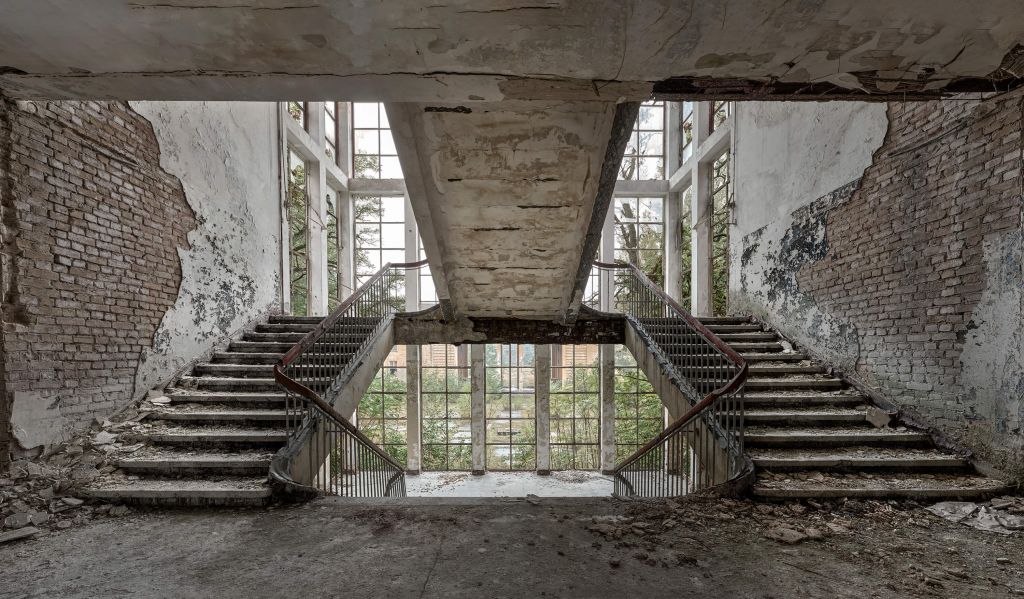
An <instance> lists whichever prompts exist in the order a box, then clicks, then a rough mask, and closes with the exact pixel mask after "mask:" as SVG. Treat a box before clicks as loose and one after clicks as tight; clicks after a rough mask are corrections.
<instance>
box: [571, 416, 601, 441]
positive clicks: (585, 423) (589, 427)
mask: <svg viewBox="0 0 1024 599" xmlns="http://www.w3.org/2000/svg"><path fill="white" fill-rule="evenodd" d="M598 422H599V421H598V420H596V419H593V418H581V419H578V420H576V442H577V443H591V444H596V443H598V442H599V441H600V435H599V434H598V431H599V424H598Z"/></svg>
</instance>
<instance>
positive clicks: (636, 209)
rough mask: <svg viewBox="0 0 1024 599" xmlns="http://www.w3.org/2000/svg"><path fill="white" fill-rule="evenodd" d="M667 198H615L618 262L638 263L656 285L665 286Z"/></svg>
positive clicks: (616, 256) (616, 253) (616, 254)
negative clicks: (665, 213)
mask: <svg viewBox="0 0 1024 599" xmlns="http://www.w3.org/2000/svg"><path fill="white" fill-rule="evenodd" d="M664 204H665V201H664V199H663V198H661V197H658V196H655V197H616V198H615V214H614V218H615V259H616V260H621V261H624V262H631V263H633V264H636V265H637V266H638V267H640V269H641V270H643V271H644V272H645V273H646V274H647V276H648V277H650V278H651V281H653V282H654V283H655V284H657V285H659V286H661V285H663V284H664V280H665V277H664V259H663V258H664V248H665V217H664Z"/></svg>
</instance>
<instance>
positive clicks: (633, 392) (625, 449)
mask: <svg viewBox="0 0 1024 599" xmlns="http://www.w3.org/2000/svg"><path fill="white" fill-rule="evenodd" d="M664 428H665V417H664V408H663V406H662V403H661V399H660V398H659V397H658V394H657V393H655V391H654V386H653V385H651V383H650V381H648V380H647V377H646V376H645V375H644V373H643V371H642V370H640V368H639V367H638V366H637V363H636V360H635V359H634V358H633V354H631V353H630V352H629V350H628V349H627V348H626V347H625V346H623V345H616V346H615V455H616V459H617V460H622V459H624V458H627V457H629V456H630V455H632V454H633V453H634V452H636V450H638V449H640V447H641V446H642V445H643V444H644V443H647V442H648V441H650V440H651V439H653V438H654V437H656V436H657V435H658V433H660V432H661V431H662V430H664Z"/></svg>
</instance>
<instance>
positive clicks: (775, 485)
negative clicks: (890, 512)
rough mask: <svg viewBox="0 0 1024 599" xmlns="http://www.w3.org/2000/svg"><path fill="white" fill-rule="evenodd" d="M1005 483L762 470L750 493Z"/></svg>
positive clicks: (980, 487)
mask: <svg viewBox="0 0 1024 599" xmlns="http://www.w3.org/2000/svg"><path fill="white" fill-rule="evenodd" d="M1005 488H1006V483H1005V482H1004V481H1002V480H999V479H994V478H987V477H984V476H980V475H971V474H962V475H960V474H929V473H900V474H892V475H883V474H868V473H851V474H842V473H836V472H819V471H813V472H800V473H792V474H784V473H770V472H762V473H759V474H758V475H757V479H756V481H755V482H754V493H755V494H756V495H762V496H775V497H787V496H789V497H792V496H799V495H798V494H800V493H804V494H806V493H814V494H817V495H819V496H821V495H832V496H841V494H843V493H855V494H860V495H865V496H867V495H869V494H871V493H884V494H892V493H894V492H900V491H903V492H908V493H909V494H916V495H920V496H924V495H935V496H942V495H943V494H950V495H957V492H959V491H964V492H999V491H1002V490H1003V489H1005Z"/></svg>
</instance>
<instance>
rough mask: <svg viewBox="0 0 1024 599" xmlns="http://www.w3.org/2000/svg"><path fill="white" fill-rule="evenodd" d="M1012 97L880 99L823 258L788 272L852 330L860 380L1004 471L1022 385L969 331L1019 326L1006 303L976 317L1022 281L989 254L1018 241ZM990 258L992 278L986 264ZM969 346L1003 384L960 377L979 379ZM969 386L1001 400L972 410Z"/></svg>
mask: <svg viewBox="0 0 1024 599" xmlns="http://www.w3.org/2000/svg"><path fill="white" fill-rule="evenodd" d="M1021 101H1022V100H1021V97H1020V95H1019V94H1017V95H1015V96H1013V97H1004V98H1001V99H993V100H988V101H985V102H980V103H979V102H974V101H950V102H928V103H910V104H892V105H890V106H889V110H888V116H889V122H890V128H889V132H888V134H887V137H886V140H885V142H884V144H883V145H882V147H881V148H880V149H879V150H878V151H877V152H876V153H875V158H874V162H873V164H872V165H871V167H870V168H868V169H867V171H866V172H865V173H864V176H863V179H862V180H861V182H860V187H859V189H858V190H857V191H856V192H855V193H854V194H853V196H852V197H851V198H850V199H849V201H846V202H843V203H841V204H840V205H838V206H837V207H835V208H834V209H832V210H831V211H830V212H829V213H828V215H827V222H826V225H825V231H826V235H827V247H828V251H827V253H826V254H825V255H824V257H822V258H820V259H815V260H812V261H809V262H808V263H806V264H805V265H804V266H803V267H802V268H801V269H800V270H799V271H798V272H797V278H796V280H797V283H798V285H799V290H800V292H802V293H805V294H807V295H808V296H809V297H810V298H812V299H813V301H814V302H815V303H816V304H817V306H818V307H819V308H820V309H821V310H822V312H824V313H827V314H828V315H830V316H831V317H833V318H835V319H837V320H838V321H841V322H844V323H850V324H852V325H853V327H854V328H855V330H856V332H857V337H858V340H859V356H858V357H857V363H856V369H857V372H858V374H859V376H860V377H861V378H863V379H864V380H865V381H866V382H867V383H869V384H871V385H873V386H875V387H877V388H878V389H879V390H881V391H882V392H883V393H884V394H886V395H887V396H888V397H890V398H891V399H893V400H894V401H896V402H897V403H899V404H901V405H903V406H907V407H909V408H911V409H913V410H914V411H916V412H918V413H919V414H920V415H922V416H923V417H924V418H925V419H927V420H929V421H930V422H931V423H933V424H935V425H936V426H938V427H939V428H940V429H943V430H945V431H946V432H947V433H950V434H952V435H953V436H954V437H957V438H959V439H960V440H961V441H964V442H966V443H967V444H969V445H971V446H972V447H973V448H974V449H975V450H978V451H979V452H980V453H982V454H983V455H986V456H987V457H990V458H992V459H995V460H996V461H997V462H998V463H1000V464H1001V465H1003V466H1004V467H1009V468H1012V469H1020V468H1021V463H1020V462H1019V461H1017V462H1015V460H1020V458H1019V450H1017V453H1018V456H1017V457H1016V458H1015V457H1014V456H1013V453H1014V452H1015V449H1017V448H1019V447H1022V446H1024V442H1021V436H1022V435H1024V431H1022V430H1021V429H1020V421H1019V417H1020V413H1019V410H1021V407H1020V406H1021V404H1019V403H1017V404H1013V403H1012V402H1014V401H1017V402H1019V401H1020V393H1021V392H1024V389H1022V388H1021V387H1024V384H1022V383H1021V382H1020V378H1019V377H1020V372H1014V368H1013V367H1010V366H1007V364H1009V362H1007V363H1003V362H1000V360H1005V359H1006V356H1005V355H1002V356H1001V355H999V354H1000V353H1005V352H1006V348H1003V349H1000V347H998V346H996V345H995V344H993V347H991V348H986V347H984V345H985V344H986V343H988V342H989V341H988V339H987V338H976V336H975V335H974V334H973V333H972V331H974V330H975V329H977V328H978V327H984V326H987V327H990V328H991V329H992V331H994V332H995V333H996V334H998V331H999V329H1000V328H1007V327H1008V328H1009V329H1010V330H1013V329H1017V330H1018V331H1019V330H1020V328H1021V327H1022V326H1024V323H1022V322H1021V321H1020V314H1019V311H1018V312H1017V313H1016V314H1014V311H1013V309H1012V305H1011V306H1010V308H1009V309H1008V310H1005V311H1004V313H1002V314H995V315H992V314H989V315H986V316H985V317H984V318H982V317H981V316H979V310H981V308H982V307H980V306H979V302H980V301H981V299H982V297H983V294H985V293H986V290H989V291H991V289H990V287H991V286H992V285H999V284H1001V283H1000V282H999V281H998V278H999V277H1000V276H1003V277H1008V278H1009V279H1014V277H1016V279H1015V280H1016V281H1018V282H1017V283H1014V282H1013V281H1011V282H1010V283H1009V285H1008V287H1007V289H1010V290H1011V291H1012V288H1013V286H1014V285H1017V286H1018V287H1019V285H1020V283H1019V281H1020V278H1019V276H1020V264H1019V254H1018V255H1017V258H1016V259H1015V258H1013V254H1012V253H1011V254H1009V255H1007V256H1000V255H997V247H999V246H1000V240H1004V241H1005V240H1009V242H1010V243H1011V244H1013V243H1018V242H1019V239H1020V235H1021V230H1020V229H1021V211H1022V205H1021V199H1020V196H1019V194H1020V192H1021V148H1022V146H1021V137H1020V130H1021ZM1003 245H1004V246H1005V245H1006V244H1005V243H1004V244H1003ZM1000 259H1002V260H1004V262H1005V268H1003V267H1002V266H1000V267H999V268H998V269H997V270H1000V272H1002V274H1001V275H1000V274H998V273H995V272H993V267H992V264H997V265H998V264H1000V263H999V260H1000ZM1015 260H1016V262H1017V263H1016V264H1015V265H1014V264H1013V262H1014V261H1015ZM993 316H994V317H995V320H999V319H1002V320H1003V322H991V321H992V320H993ZM983 320H987V321H988V322H982V321H983ZM990 336H991V335H990ZM1013 343H1019V337H1018V340H1017V341H1016V342H1011V343H1010V345H1011V346H1012V344H1013ZM972 344H975V345H976V346H977V347H979V348H981V349H980V350H979V351H981V355H982V358H981V359H982V361H984V360H990V361H991V362H992V364H991V366H992V368H991V373H992V374H993V375H994V377H995V378H997V379H998V378H1002V379H1004V380H993V381H990V382H986V381H985V380H980V381H979V380H972V381H968V380H967V378H968V377H975V378H980V379H985V378H986V377H987V376H988V375H987V374H978V373H974V374H972V373H971V372H968V366H970V365H969V364H967V362H965V361H964V360H965V357H964V352H965V346H969V345H972ZM967 349H968V350H972V351H974V349H975V348H974V347H967ZM1019 349H1020V348H1019V347H1018V348H1017V350H1018V351H1019ZM972 360H973V358H972ZM1017 363H1018V364H1019V360H1018V362H1017ZM986 372H988V371H987V370H986ZM1014 378H1016V382H1015V381H1014V380H1013V379H1014ZM989 383H991V384H989ZM986 385H987V386H986ZM981 387H985V390H984V393H986V394H988V393H990V394H991V395H992V397H991V401H992V402H994V404H999V402H1004V404H999V405H994V406H989V405H987V404H985V405H981V404H982V401H981V397H979V389H980V388H981ZM986 401H987V400H986ZM1015 406H1016V407H1015ZM1015 413H1016V414H1017V417H1016V418H1017V419H1016V421H1015V416H1014V414H1015ZM1014 439H1016V441H1015V440H1014Z"/></svg>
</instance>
